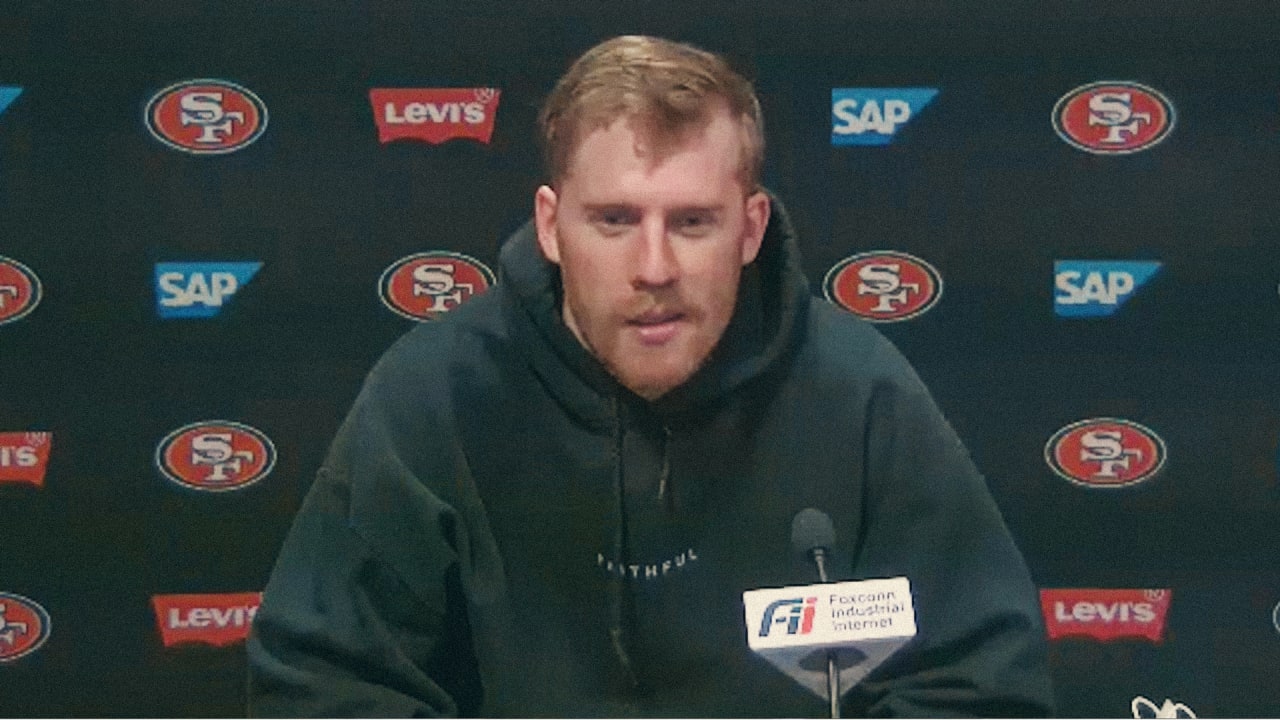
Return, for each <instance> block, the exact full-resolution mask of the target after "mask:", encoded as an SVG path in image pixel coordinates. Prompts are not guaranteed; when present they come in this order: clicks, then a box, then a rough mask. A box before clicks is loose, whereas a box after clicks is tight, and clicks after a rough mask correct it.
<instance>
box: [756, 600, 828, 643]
mask: <svg viewBox="0 0 1280 720" xmlns="http://www.w3.org/2000/svg"><path fill="white" fill-rule="evenodd" d="M817 605H818V598H816V597H808V598H786V599H784V600H774V601H773V602H771V603H769V606H768V607H766V608H765V609H764V619H763V620H762V621H761V622H760V637H768V636H769V631H770V630H772V629H773V626H774V625H785V626H786V628H787V634H788V635H807V634H809V633H810V632H812V631H813V615H814V613H815V612H816V610H817Z"/></svg>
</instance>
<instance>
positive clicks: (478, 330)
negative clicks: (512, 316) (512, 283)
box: [370, 286, 512, 388]
mask: <svg viewBox="0 0 1280 720" xmlns="http://www.w3.org/2000/svg"><path fill="white" fill-rule="evenodd" d="M511 345H512V343H511V342H510V339H509V334H508V331H507V327H506V324H505V322H504V320H503V315H502V288H501V286H495V287H494V288H492V289H491V290H489V291H488V292H486V293H484V294H483V295H479V296H476V297H474V298H472V299H470V300H468V301H467V302H465V303H463V304H462V305H460V306H458V307H457V308H455V309H453V310H450V311H449V312H448V313H445V314H444V315H442V316H440V317H439V318H437V319H435V320H430V321H427V322H423V323H420V324H419V325H417V326H416V327H414V328H412V329H410V330H409V331H407V332H406V333H404V334H403V335H401V336H400V337H399V338H398V339H397V340H396V341H395V342H394V343H392V345H391V346H390V347H389V348H387V350H386V352H384V353H383V354H382V356H381V358H379V360H378V362H377V364H376V365H375V366H374V368H373V370H372V371H371V372H370V379H377V380H378V381H380V382H389V383H392V384H396V385H402V386H403V385H407V386H409V387H422V388H429V387H443V383H445V382H447V381H448V380H449V379H450V378H451V377H455V376H456V375H457V370H458V369H459V368H463V367H467V366H474V367H482V366H486V365H491V364H494V363H499V362H502V360H503V358H504V357H505V356H506V355H507V354H508V352H509V349H510V347H511Z"/></svg>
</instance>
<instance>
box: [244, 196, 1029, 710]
mask: <svg viewBox="0 0 1280 720" xmlns="http://www.w3.org/2000/svg"><path fill="white" fill-rule="evenodd" d="M500 268H501V271H500V279H499V282H498V284H497V285H496V286H495V287H494V288H493V289H492V290H490V291H489V292H488V293H486V294H484V295H482V296H479V297H477V298H475V299H472V300H470V301H468V302H467V303H466V304H464V305H463V306H461V307H460V308H458V309H457V310H454V311H452V312H451V313H449V314H448V315H447V316H446V317H445V319H443V320H441V321H438V322H433V323H428V324H424V325H421V326H419V327H416V328H414V329H413V330H412V331H410V332H409V333H407V334H406V335H405V336H404V337H403V338H401V340H399V341H398V342H397V343H396V344H395V345H394V346H393V347H392V348H391V349H390V350H388V351H387V353H386V354H385V355H384V356H383V358H382V359H381V360H380V361H379V363H378V364H377V366H376V367H375V368H374V369H373V371H372V372H371V373H370V374H369V377H368V378H367V380H366V382H365V385H364V388H363V390H362V391H361V393H360V396H359V398H358V399H357V400H356V402H355V405H354V406H353V408H352V409H351V412H350V414H349V415H348V416H347V419H346V421H345V422H344V423H343V425H342V427H341V429H340V431H339V433H338V436H337V438H336V439H335V440H334V443H333V446H332V448H331V450H330V453H329V455H328V457H327V459H326V460H325V462H324V465H323V467H322V468H321V469H320V471H319V473H318V475H317V478H316V481H315V484H314V485H313V486H312V488H311V490H310V492H309V494H308V496H307V498H306V500H305V502H304V503H303V506H302V509H301V510H300V511H299V513H298V516H297V519H296V521H295V523H294V525H293V528H292V530H291V531H290V533H289V536H288V538H287V539H286V541H285V544H284V547H283V549H282V550H281V554H280V558H279V560H278V562H277V565H276V567H275V570H274V572H273V573H272V575H271V580H270V582H269V584H268V586H267V588H266V591H265V594H264V597H263V604H262V607H261V609H260V610H259V611H258V614H257V617H256V619H255V622H254V628H253V632H252V635H251V637H250V639H249V644H248V653H249V663H250V712H251V714H254V715H307V716H340V715H359V716H387V715H399V716H409V715H454V714H459V715H482V716H497V715H517V716H526V717H528V716H562V717H563V716H627V715H668V716H734V717H748V716H789V717H797V716H823V715H825V713H826V704H825V702H824V701H823V700H822V699H820V698H818V697H816V696H814V695H813V694H811V693H810V692H809V691H807V690H805V689H803V688H801V686H800V685H798V684H797V683H795V682H793V681H792V680H791V679H789V678H787V677H786V676H784V675H782V674H781V673H780V672H779V671H777V670H775V669H774V668H773V667H772V666H770V665H769V664H768V663H767V662H765V661H764V660H763V659H761V658H759V657H757V656H755V655H753V654H752V653H751V651H750V650H749V649H748V648H747V639H746V628H745V624H744V619H743V611H742V602H741V598H742V592H743V591H744V590H749V589H753V588H759V587H776V586H782V585H795V584H803V583H810V582H816V581H817V578H816V576H815V575H816V573H815V570H814V569H813V567H812V565H811V564H806V562H805V561H804V560H803V559H801V558H798V557H796V556H795V555H794V554H793V553H792V552H791V550H790V547H789V545H790V528H791V522H792V518H793V517H794V516H795V514H796V512H797V511H799V510H801V509H802V508H805V507H816V508H820V509H822V510H823V511H825V512H826V513H827V514H829V515H830V516H831V518H832V519H833V520H834V522H835V527H836V534H837V538H836V547H835V548H834V557H833V562H832V564H831V565H830V568H831V569H830V571H829V572H830V573H831V575H832V577H831V579H832V580H850V579H865V578H876V577H889V576H898V575H905V576H907V577H908V578H909V579H910V581H911V585H912V590H913V595H914V601H915V608H916V623H917V628H918V635H917V637H916V638H915V640H913V641H911V642H910V643H909V644H908V645H907V646H905V647H904V648H903V649H902V650H900V651H899V652H898V654H897V655H895V656H894V657H893V658H891V659H890V660H889V661H888V662H886V663H885V664H884V665H882V666H881V667H880V668H879V669H877V670H876V671H874V672H873V673H872V674H871V675H870V676H869V677H868V678H866V680H864V682H862V683H861V684H860V685H859V686H857V687H856V688H855V689H854V690H852V691H851V692H850V693H849V694H848V695H847V696H846V698H845V713H846V714H849V715H857V714H868V713H869V714H876V715H884V714H897V715H921V714H927V715H964V714H973V715H981V716H995V715H1019V716H1030V715H1041V714H1045V713H1047V712H1049V710H1050V704H1051V700H1052V693H1051V690H1050V686H1049V680H1048V671H1047V666H1046V652H1045V640H1044V631H1043V628H1042V627H1041V620H1040V614H1039V611H1038V607H1037V599H1036V592H1035V588H1034V586H1033V585H1032V582H1031V580H1030V577H1029V575H1028V573H1027V570H1026V567H1025V565H1024V563H1023V561H1022V558H1021V556H1020V555H1019V553H1018V551H1017V549H1016V548H1015V546H1014V544H1013V542H1012V540H1011V539H1010V537H1009V533H1008V531H1007V530H1006V528H1005V526H1004V524H1003V522H1002V520H1001V518H1000V515H999V512H998V510H997V508H996V506H995V503H994V502H993V501H992V499H991V497H990V495H989V493H988V491H987V488H986V485H985V483H984V481H983V479H982V477H981V476H980V475H979V474H978V472H977V471H976V470H975V468H974V467H973V464H972V462H971V461H970V459H969V456H968V454H967V452H966V451H965V449H964V447H963V446H962V445H961V443H960V441H959V439H958V438H957V437H956V435H955V433H954V432H953V431H952V429H951V428H950V426H949V425H948V424H947V422H946V421H945V420H944V419H943V418H942V416H941V414H940V413H939V411H938V409H937V407H936V406H935V404H934V403H933V401H932V399H931V398H930V396H929V393H928V391H927V390H926V389H925V388H924V386H923V385H922V384H921V382H920V380H919V379H918V378H917V377H916V375H915V373H914V372H913V371H912V370H911V368H910V367H909V365H908V364H907V362H906V361H905V360H904V359H903V358H902V356H901V355H900V354H899V353H898V352H897V351H896V350H895V349H894V348H893V347H892V346H891V345H890V344H889V342H888V341H887V340H885V339H884V337H883V336H881V335H880V334H879V333H878V332H877V331H876V330H875V329H874V328H873V327H872V326H871V325H869V324H867V323H864V322H862V321H861V320H859V319H857V318H855V317H853V316H851V315H849V314H847V313H845V312H843V311H841V310H838V309H836V308H834V307H833V306H831V305H829V304H828V303H825V302H821V301H811V299H810V291H809V286H808V282H807V281H806V279H805V278H804V276H803V273H802V272H801V270H800V267H799V257H798V254H797V251H796V243H795V239H794V237H793V236H792V232H791V229H790V226H789V224H788V222H787V219H786V215H785V213H784V211H783V209H782V207H781V206H780V205H779V204H778V203H777V202H776V201H775V202H774V206H773V213H772V219H771V221H770V223H769V227H768V230H767V232H766V236H765V241H764V245H763V247H762V249H761V252H760V257H758V258H757V259H756V261H755V262H754V263H752V264H751V265H749V266H748V267H747V268H746V270H745V272H744V277H743V283H742V288H741V290H740V292H739V297H738V304H737V308H736V310H735V315H734V318H733V320H732V322H731V323H730V326H729V329H728V330H727V331H726V334H725V337H724V339H723V340H722V341H721V343H720V345H719V346H718V347H717V349H716V351H715V352H714V353H713V354H712V357H711V358H710V359H709V360H708V361H707V363H706V364H705V365H704V366H703V367H702V368H701V369H700V370H699V371H698V372H697V373H696V374H695V375H694V377H693V378H691V379H690V380H689V381H688V382H687V383H685V384H684V385H682V386H681V387H679V388H677V389H675V390H673V391H671V392H669V393H667V394H666V395H664V396H663V397H662V398H660V399H659V400H657V401H655V402H648V401H645V400H643V399H641V398H639V397H637V396H635V395H634V394H632V393H631V392H629V391H628V390H626V389H624V388H623V387H622V386H620V385H619V384H618V383H617V382H616V381H615V380H614V379H613V378H612V377H611V376H610V375H609V374H608V373H607V372H606V371H605V370H604V368H603V367H602V366H601V365H600V363H599V362H597V361H596V360H595V358H593V357H592V356H591V355H590V354H589V353H588V352H587V351H586V350H585V349H584V348H583V347H582V346H581V345H580V344H579V343H578V342H577V340H576V339H575V338H574V336H573V335H572V333H571V332H570V331H569V330H568V329H567V328H566V326H565V325H564V323H563V322H562V321H561V318H560V313H559V307H560V291H559V277H558V270H557V268H556V267H555V266H554V265H551V264H549V263H548V262H546V261H545V260H544V259H543V258H542V257H541V255H540V253H539V250H538V246H537V243H536V241H535V237H534V232H533V228H532V226H531V225H529V226H526V227H525V228H523V229H522V230H520V231H519V232H517V233H516V234H515V236H513V237H512V238H511V239H510V240H509V241H508V242H507V244H506V245H505V247H504V248H503V251H502V254H501V258H500Z"/></svg>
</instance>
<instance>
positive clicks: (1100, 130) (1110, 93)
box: [1053, 81, 1174, 155]
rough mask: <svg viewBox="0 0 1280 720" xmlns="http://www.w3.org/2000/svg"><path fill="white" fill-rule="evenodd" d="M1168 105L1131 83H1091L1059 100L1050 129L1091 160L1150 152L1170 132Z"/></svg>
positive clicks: (1170, 106)
mask: <svg viewBox="0 0 1280 720" xmlns="http://www.w3.org/2000/svg"><path fill="white" fill-rule="evenodd" d="M1173 124H1174V112H1173V104H1172V103H1170V102H1169V99H1168V98H1166V97H1165V96H1164V95H1162V94H1160V92H1159V91H1157V90H1154V89H1152V88H1149V87H1147V86H1145V85H1139V84H1138V83H1133V82H1113V81H1108V82H1095V83H1090V84H1088V85H1081V86H1080V87H1078V88H1076V89H1074V90H1072V91H1071V92H1069V93H1067V94H1066V95H1063V96H1062V97H1061V98H1060V99H1059V100H1058V102H1057V104H1056V105H1054V107H1053V129H1054V130H1055V131H1056V132H1057V133H1058V137H1060V138H1062V139H1063V140H1064V141H1065V142H1066V143H1067V144H1068V145H1071V146H1072V147H1074V148H1077V149H1080V150H1084V151H1085V152H1089V153H1094V154H1095V155H1125V154H1129V153H1135V152H1139V151H1142V150H1148V149H1150V148H1152V147H1154V146H1155V145H1156V144H1157V143H1159V142H1160V141H1161V140H1164V139H1165V138H1166V137H1168V136H1169V133H1170V132H1171V131H1172V130H1173Z"/></svg>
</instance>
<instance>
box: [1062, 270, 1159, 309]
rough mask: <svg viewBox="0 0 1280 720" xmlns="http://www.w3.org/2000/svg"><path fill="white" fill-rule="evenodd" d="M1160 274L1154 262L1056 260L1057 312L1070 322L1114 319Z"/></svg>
mask: <svg viewBox="0 0 1280 720" xmlns="http://www.w3.org/2000/svg"><path fill="white" fill-rule="evenodd" d="M1158 272H1160V263H1159V262H1157V261H1154V260H1150V261H1148V260H1055V261H1054V263H1053V285H1054V288H1055V290H1056V292H1055V293H1054V296H1053V311H1054V312H1055V313H1056V314H1057V315H1058V316H1059V317H1070V318H1081V317H1105V316H1107V315H1112V314H1114V313H1115V312H1116V311H1117V310H1119V309H1120V306H1121V305H1123V304H1125V302H1126V301H1127V300H1128V299H1129V296H1130V295H1132V294H1133V293H1134V292H1135V291H1137V289H1138V288H1140V287H1142V286H1143V284H1145V283H1146V282H1147V281H1148V280H1150V279H1151V278H1153V277H1155V275H1156V273H1158Z"/></svg>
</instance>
